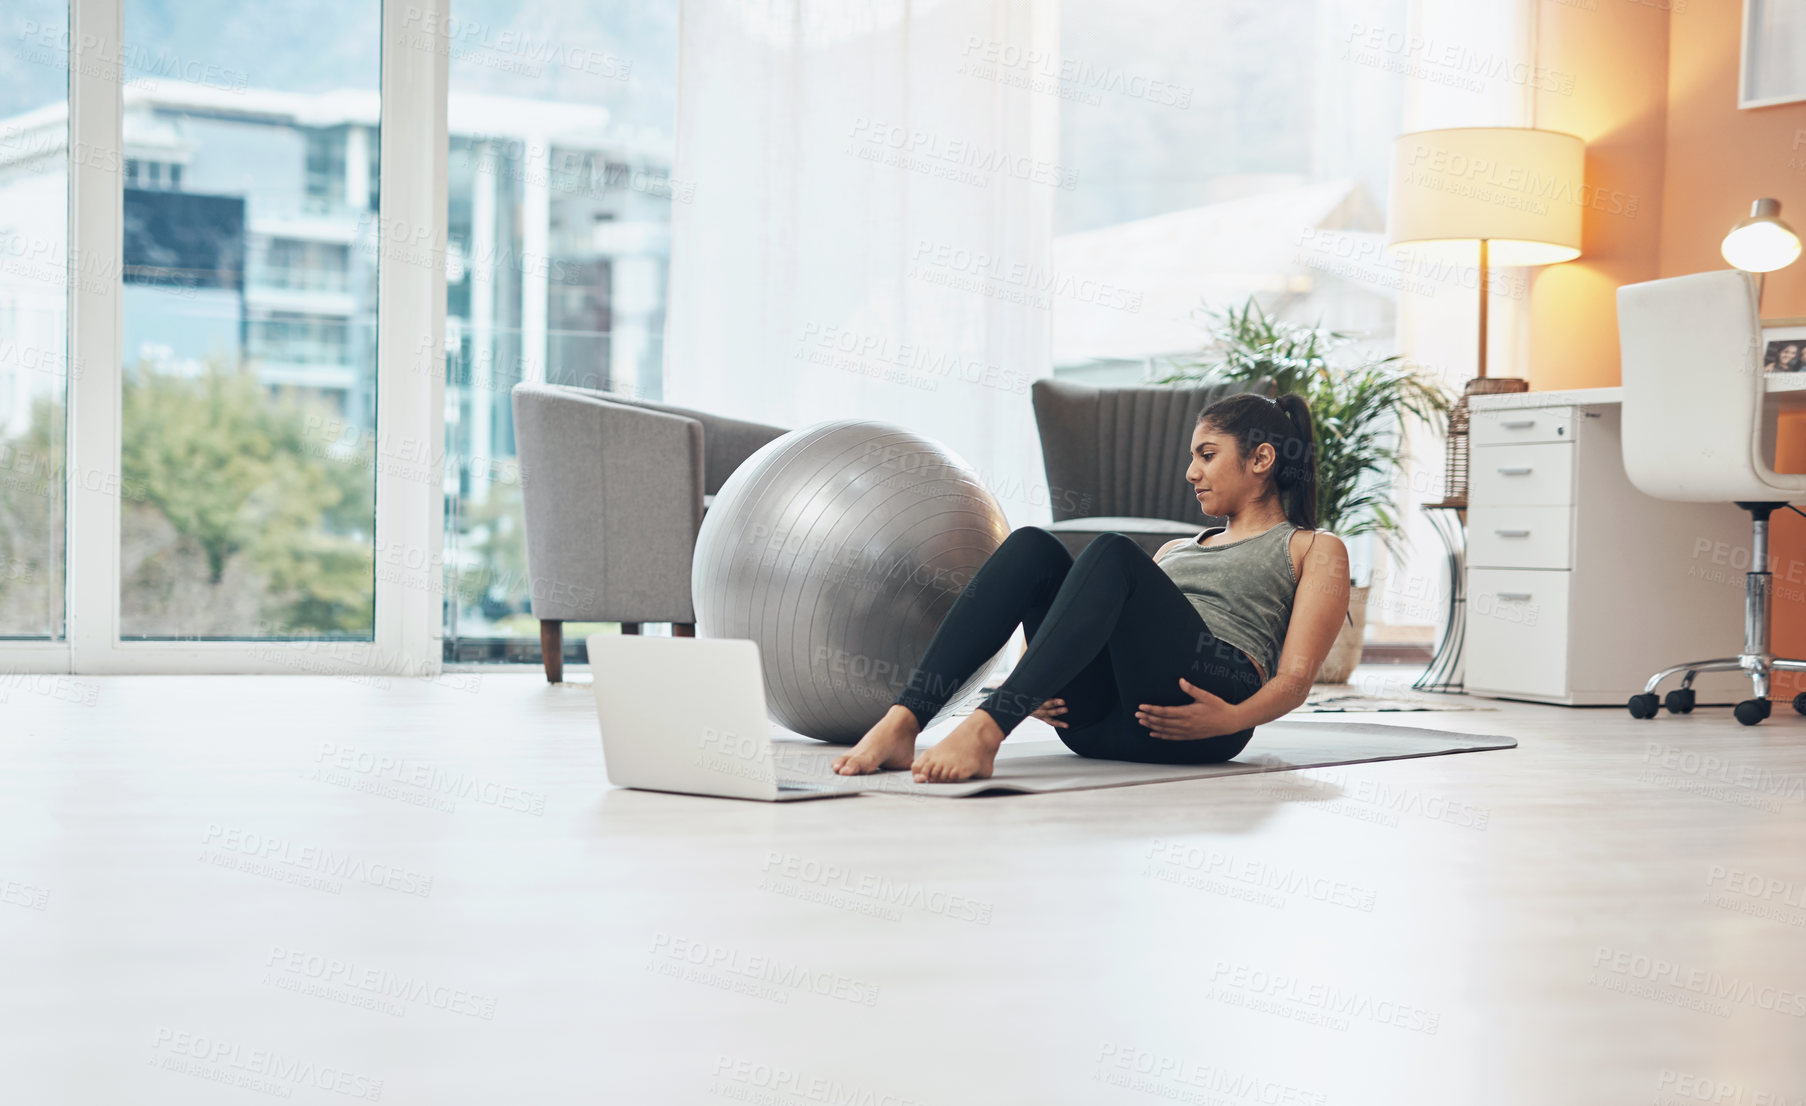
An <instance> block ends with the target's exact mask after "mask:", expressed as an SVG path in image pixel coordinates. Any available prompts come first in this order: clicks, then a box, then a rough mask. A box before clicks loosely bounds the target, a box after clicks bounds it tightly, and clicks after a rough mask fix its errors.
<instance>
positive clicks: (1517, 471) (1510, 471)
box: [1499, 465, 1530, 476]
mask: <svg viewBox="0 0 1806 1106" xmlns="http://www.w3.org/2000/svg"><path fill="white" fill-rule="evenodd" d="M1499 475H1500V476H1529V475H1530V466H1529V465H1500V466H1499Z"/></svg>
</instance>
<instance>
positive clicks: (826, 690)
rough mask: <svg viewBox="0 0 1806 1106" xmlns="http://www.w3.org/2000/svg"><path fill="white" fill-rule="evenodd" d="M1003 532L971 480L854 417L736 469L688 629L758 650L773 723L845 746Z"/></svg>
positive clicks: (969, 686) (707, 549)
mask: <svg viewBox="0 0 1806 1106" xmlns="http://www.w3.org/2000/svg"><path fill="white" fill-rule="evenodd" d="M1008 534H1009V523H1008V521H1007V520H1006V519H1005V518H1004V514H1003V510H1002V508H1000V507H999V506H998V505H997V500H996V499H994V498H993V497H992V496H991V493H990V492H989V491H988V490H986V488H985V486H984V485H983V484H982V483H980V482H979V479H978V476H977V474H976V473H974V472H973V471H972V470H971V468H970V467H968V466H967V465H966V463H965V462H964V461H963V460H961V459H960V458H959V457H958V455H956V454H954V453H953V452H952V451H951V450H949V449H947V447H945V446H943V445H940V444H939V443H937V442H935V441H933V440H931V439H929V438H924V437H923V436H921V435H920V434H915V433H911V432H910V431H908V430H904V429H902V428H901V427H897V426H892V425H889V424H887V423H881V422H865V421H853V420H840V421H835V422H823V423H817V424H815V425H814V426H807V427H803V428H802V429H800V430H793V431H791V432H790V433H788V434H785V435H784V436H783V437H781V438H777V439H774V440H773V441H770V442H768V443H766V444H765V446H764V447H762V448H761V449H760V450H759V451H758V452H756V453H754V454H753V455H752V456H751V457H748V458H747V459H746V461H745V463H743V464H742V465H741V466H740V467H739V468H738V469H736V470H734V473H733V475H732V476H729V477H728V479H727V482H726V483H725V484H723V485H722V486H721V490H720V492H718V493H717V494H716V496H715V500H714V503H713V504H712V505H711V506H710V507H709V510H708V513H707V514H706V515H704V516H703V520H702V529H701V531H700V532H699V533H698V534H697V536H696V557H695V561H694V563H693V564H692V566H691V570H690V592H691V597H692V599H693V600H694V603H695V606H696V633H697V634H698V635H700V636H702V637H714V638H750V639H751V640H753V641H755V642H757V643H758V645H759V656H760V658H761V660H762V662H763V666H764V670H765V703H766V707H767V709H768V710H769V711H770V713H771V717H772V718H773V720H775V721H777V722H778V723H779V724H780V725H782V726H784V727H785V728H787V729H790V730H793V731H795V732H797V733H799V734H803V735H805V736H807V737H813V738H818V739H820V740H822V741H831V742H834V743H836V744H841V745H847V744H851V743H853V742H855V741H857V740H859V738H861V737H863V736H864V735H865V731H866V730H868V729H870V728H871V726H872V723H874V722H876V721H877V720H878V719H879V718H881V717H883V716H884V712H885V711H886V710H888V709H889V708H890V705H891V704H892V703H893V702H895V701H896V698H897V696H898V695H900V694H902V693H903V690H904V688H905V687H906V686H907V684H908V681H909V674H910V670H911V669H912V668H913V667H914V666H915V663H916V661H917V659H919V658H920V657H921V655H922V653H923V652H924V651H925V650H926V649H927V648H928V641H929V639H930V638H932V637H933V636H934V632H935V630H936V628H938V627H939V626H940V624H941V619H942V618H943V617H944V616H945V615H946V613H947V611H948V609H949V608H950V607H952V606H953V601H954V600H955V599H957V598H958V597H959V593H960V591H961V590H963V589H964V588H965V586H966V583H967V581H969V580H971V578H972V574H973V573H975V572H977V571H978V568H979V566H980V565H982V564H984V562H985V560H986V558H988V557H990V555H991V553H992V552H993V551H994V550H996V548H997V547H998V546H999V545H1000V544H1002V542H1003V539H1004V538H1005V537H1006V536H1008ZM992 659H993V660H995V658H994V657H993V658H992ZM989 668H990V665H989V664H986V665H983V666H981V667H980V668H979V669H978V671H977V672H975V673H974V674H973V676H972V678H971V679H968V680H967V681H966V682H965V684H964V685H963V686H961V687H960V688H959V689H958V690H956V691H955V692H954V693H953V696H952V697H951V698H949V699H948V700H947V701H948V702H949V703H951V702H955V701H957V700H958V699H959V697H960V696H962V695H965V694H968V693H969V692H971V691H972V690H973V689H974V688H976V687H977V686H978V684H979V681H980V679H981V678H982V677H983V676H984V675H985V673H986V671H987V670H988V669H989ZM700 678H703V679H706V678H707V676H706V675H703V676H701V677H700Z"/></svg>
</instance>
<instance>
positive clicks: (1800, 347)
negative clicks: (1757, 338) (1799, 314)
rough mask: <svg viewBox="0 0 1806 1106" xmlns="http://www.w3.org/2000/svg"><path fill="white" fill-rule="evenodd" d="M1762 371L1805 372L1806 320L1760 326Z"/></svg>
mask: <svg viewBox="0 0 1806 1106" xmlns="http://www.w3.org/2000/svg"><path fill="white" fill-rule="evenodd" d="M1762 371H1763V372H1764V373H1765V374H1766V373H1781V372H1792V373H1799V372H1806V319H1777V320H1775V322H1774V323H1772V324H1771V323H1768V322H1764V323H1763V324H1762Z"/></svg>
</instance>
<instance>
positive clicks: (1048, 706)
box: [1029, 699, 1070, 730]
mask: <svg viewBox="0 0 1806 1106" xmlns="http://www.w3.org/2000/svg"><path fill="white" fill-rule="evenodd" d="M1065 713H1066V700H1064V699H1049V700H1048V701H1047V702H1045V703H1042V704H1041V705H1040V706H1038V707H1036V708H1035V713H1033V714H1031V715H1029V717H1030V718H1039V719H1040V720H1041V721H1043V722H1045V723H1047V724H1048V725H1049V726H1058V727H1060V728H1061V729H1062V730H1063V729H1066V728H1067V727H1068V726H1069V725H1070V723H1067V722H1062V721H1060V720H1059V718H1058V717H1056V716H1057V715H1061V714H1065Z"/></svg>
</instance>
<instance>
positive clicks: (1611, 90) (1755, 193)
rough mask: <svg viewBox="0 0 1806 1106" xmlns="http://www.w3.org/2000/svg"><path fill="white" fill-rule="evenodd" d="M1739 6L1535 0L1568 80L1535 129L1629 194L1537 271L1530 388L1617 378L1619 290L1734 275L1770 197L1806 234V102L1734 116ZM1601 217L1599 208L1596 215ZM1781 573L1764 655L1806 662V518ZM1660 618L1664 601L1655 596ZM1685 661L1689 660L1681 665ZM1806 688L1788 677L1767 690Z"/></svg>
mask: <svg viewBox="0 0 1806 1106" xmlns="http://www.w3.org/2000/svg"><path fill="white" fill-rule="evenodd" d="M1742 8H1743V5H1742V4H1741V3H1740V2H1739V0H1648V2H1647V3H1645V2H1639V0H1597V2H1596V3H1595V4H1594V6H1593V7H1592V8H1591V9H1588V8H1587V7H1585V6H1583V5H1581V4H1577V3H1561V2H1557V0H1537V13H1536V14H1537V24H1538V25H1537V46H1536V55H1537V56H1536V61H1537V64H1538V65H1539V66H1544V67H1547V68H1549V69H1553V70H1559V71H1562V72H1567V73H1573V74H1574V75H1575V79H1574V81H1573V85H1572V94H1571V95H1565V96H1564V95H1561V94H1560V93H1559V92H1539V93H1537V95H1536V100H1535V104H1534V120H1533V122H1534V125H1536V126H1538V127H1546V128H1548V129H1550V130H1564V131H1570V132H1572V133H1574V134H1578V135H1580V136H1581V137H1582V138H1584V139H1586V140H1587V187H1588V190H1589V192H1595V193H1596V192H1597V190H1600V189H1606V190H1610V191H1612V192H1621V193H1624V194H1625V195H1626V196H1630V195H1634V196H1636V197H1637V199H1638V203H1637V208H1636V211H1637V213H1636V215H1635V216H1634V217H1629V218H1627V217H1625V216H1623V215H1614V214H1611V213H1610V209H1611V208H1613V207H1617V208H1619V209H1621V210H1622V209H1623V208H1625V207H1626V206H1627V205H1626V204H1625V203H1623V202H1622V201H1623V198H1624V197H1611V200H1612V202H1608V203H1605V204H1603V205H1601V206H1600V207H1589V208H1588V210H1587V211H1586V213H1585V216H1584V220H1583V226H1582V257H1581V258H1580V259H1579V260H1577V261H1572V262H1569V263H1568V264H1566V265H1556V266H1551V267H1550V268H1548V269H1545V270H1542V271H1541V272H1539V273H1537V274H1536V276H1535V278H1534V281H1533V291H1532V295H1531V305H1530V306H1531V356H1532V368H1531V370H1530V371H1531V377H1530V379H1531V386H1532V387H1533V388H1537V389H1549V388H1584V387H1600V386H1609V385H1614V384H1617V383H1618V382H1619V374H1618V349H1617V342H1618V339H1617V311H1616V300H1615V295H1616V292H1615V290H1616V288H1617V286H1618V285H1620V284H1627V283H1632V282H1634V281H1638V280H1651V279H1655V278H1658V277H1665V276H1678V275H1681V274H1684V273H1694V272H1700V271H1702V270H1705V269H1722V268H1725V262H1724V259H1723V258H1722V257H1720V256H1719V253H1718V244H1719V241H1720V240H1721V239H1722V238H1723V237H1724V234H1725V232H1726V231H1727V230H1729V229H1730V227H1731V224H1733V223H1735V222H1736V221H1737V220H1739V219H1741V218H1743V217H1744V216H1745V215H1747V214H1748V213H1749V205H1750V201H1752V200H1754V199H1756V198H1757V197H1760V196H1773V197H1775V198H1776V199H1778V200H1780V201H1781V213H1782V216H1783V218H1787V219H1788V220H1789V221H1790V222H1792V223H1793V225H1794V227H1795V228H1796V229H1802V230H1806V102H1800V103H1793V104H1783V105H1778V106H1776V107H1767V108H1752V109H1748V110H1739V109H1738V107H1737V65H1738V37H1739V35H1740V33H1741V30H1740V28H1741V19H1742ZM1601 208H1602V209H1601ZM1762 314H1763V317H1764V318H1778V317H1783V316H1795V315H1806V262H1801V263H1796V264H1794V265H1792V266H1790V267H1788V268H1786V269H1783V270H1781V271H1780V272H1776V273H1771V274H1769V276H1768V278H1767V288H1766V290H1765V291H1764V293H1763V299H1762ZM1775 467H1776V468H1777V469H1778V470H1781V471H1791V472H1806V414H1801V415H1795V416H1791V417H1789V418H1788V419H1787V420H1786V421H1785V422H1784V424H1783V426H1782V429H1781V434H1780V443H1779V447H1778V451H1777V457H1776V463H1775ZM1769 532H1770V552H1771V566H1770V567H1771V568H1772V569H1773V571H1774V572H1775V573H1776V578H1775V580H1774V586H1775V597H1774V603H1773V610H1772V626H1773V630H1772V633H1771V643H1770V648H1771V650H1772V651H1773V652H1775V653H1777V654H1780V655H1783V656H1794V657H1806V588H1803V587H1802V586H1801V585H1800V583H1799V581H1800V580H1801V578H1802V575H1803V574H1802V571H1801V567H1800V566H1802V565H1806V518H1801V517H1800V516H1799V515H1796V514H1793V513H1792V512H1791V511H1782V512H1779V513H1777V514H1776V515H1774V516H1773V517H1772V518H1771V520H1770V530H1769ZM1651 602H1652V603H1653V604H1655V606H1652V607H1651V610H1652V611H1659V609H1660V598H1659V597H1654V596H1652V597H1651ZM1677 659H1684V658H1677ZM1803 688H1806V681H1802V680H1799V679H1797V678H1793V677H1780V678H1777V679H1776V681H1775V685H1774V689H1773V690H1772V691H1771V695H1772V696H1773V697H1775V698H1777V699H1779V698H1781V697H1783V696H1786V697H1791V696H1792V695H1793V694H1794V693H1795V692H1796V691H1799V690H1802V689H1803Z"/></svg>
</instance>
